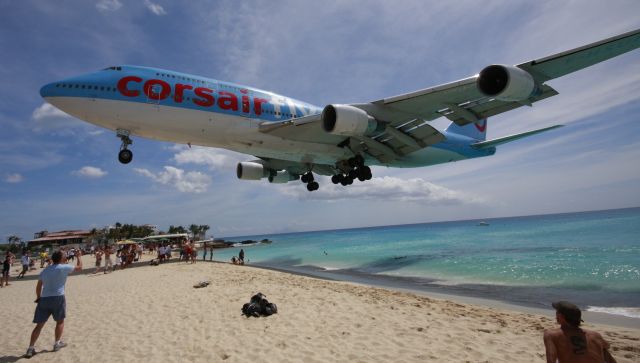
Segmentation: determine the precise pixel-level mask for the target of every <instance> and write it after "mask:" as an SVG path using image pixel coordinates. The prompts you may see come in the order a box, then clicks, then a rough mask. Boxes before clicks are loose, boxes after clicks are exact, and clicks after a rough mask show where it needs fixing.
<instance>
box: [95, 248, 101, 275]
mask: <svg viewBox="0 0 640 363" xmlns="http://www.w3.org/2000/svg"><path fill="white" fill-rule="evenodd" d="M95 251H96V271H95V272H94V274H97V273H98V272H100V266H102V249H101V248H100V247H98V248H97V249H96V250H95Z"/></svg>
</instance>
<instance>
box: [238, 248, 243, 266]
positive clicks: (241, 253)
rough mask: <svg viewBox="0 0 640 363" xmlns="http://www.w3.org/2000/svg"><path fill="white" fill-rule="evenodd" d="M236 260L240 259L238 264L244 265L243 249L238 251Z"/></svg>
mask: <svg viewBox="0 0 640 363" xmlns="http://www.w3.org/2000/svg"><path fill="white" fill-rule="evenodd" d="M238 260H240V264H241V265H244V250H243V249H242V248H241V249H240V253H238Z"/></svg>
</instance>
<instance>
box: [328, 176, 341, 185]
mask: <svg viewBox="0 0 640 363" xmlns="http://www.w3.org/2000/svg"><path fill="white" fill-rule="evenodd" d="M340 179H342V178H341V175H339V174H336V175H334V176H332V177H331V182H332V183H333V184H338V183H340Z"/></svg>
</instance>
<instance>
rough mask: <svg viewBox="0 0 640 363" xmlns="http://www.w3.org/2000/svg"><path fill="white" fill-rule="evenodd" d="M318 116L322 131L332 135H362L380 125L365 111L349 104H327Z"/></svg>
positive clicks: (371, 131)
mask: <svg viewBox="0 0 640 363" xmlns="http://www.w3.org/2000/svg"><path fill="white" fill-rule="evenodd" d="M320 117H321V119H322V128H323V129H324V131H326V132H328V133H330V134H334V135H342V136H362V135H366V134H370V133H373V132H374V131H376V129H377V128H378V127H379V125H380V123H379V122H377V121H376V120H375V119H374V118H373V117H371V116H369V114H367V113H366V112H365V111H363V110H361V109H359V108H357V107H353V106H349V105H327V106H325V108H324V110H322V115H321V116H320ZM382 127H384V125H382Z"/></svg>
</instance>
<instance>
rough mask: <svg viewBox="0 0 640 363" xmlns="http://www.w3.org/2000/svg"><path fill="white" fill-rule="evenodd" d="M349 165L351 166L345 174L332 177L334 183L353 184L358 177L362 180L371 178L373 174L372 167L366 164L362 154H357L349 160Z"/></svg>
mask: <svg viewBox="0 0 640 363" xmlns="http://www.w3.org/2000/svg"><path fill="white" fill-rule="evenodd" d="M347 165H349V167H350V168H351V170H349V171H348V172H346V173H344V174H336V175H334V176H332V177H331V182H332V183H333V184H342V185H344V186H347V185H351V184H353V181H354V180H356V179H358V180H360V181H361V182H363V181H365V180H370V179H371V178H372V177H373V175H372V174H371V168H369V167H368V166H366V165H364V158H363V157H362V155H356V156H354V157H352V158H351V159H349V160H347Z"/></svg>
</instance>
